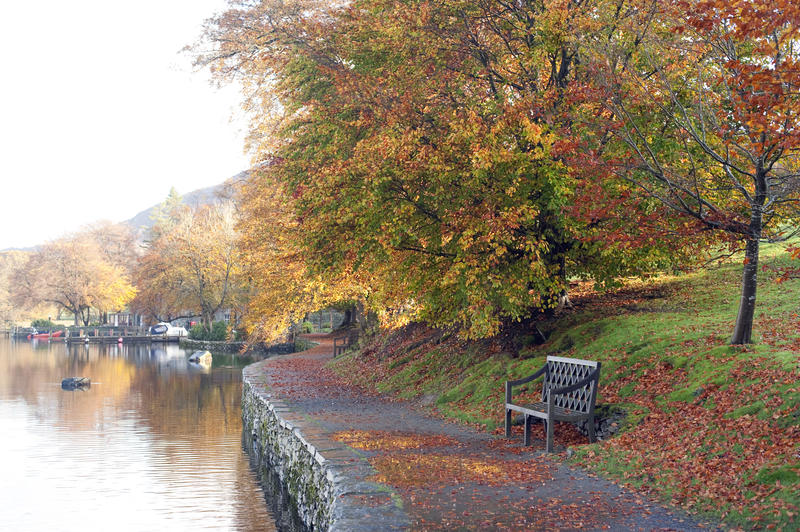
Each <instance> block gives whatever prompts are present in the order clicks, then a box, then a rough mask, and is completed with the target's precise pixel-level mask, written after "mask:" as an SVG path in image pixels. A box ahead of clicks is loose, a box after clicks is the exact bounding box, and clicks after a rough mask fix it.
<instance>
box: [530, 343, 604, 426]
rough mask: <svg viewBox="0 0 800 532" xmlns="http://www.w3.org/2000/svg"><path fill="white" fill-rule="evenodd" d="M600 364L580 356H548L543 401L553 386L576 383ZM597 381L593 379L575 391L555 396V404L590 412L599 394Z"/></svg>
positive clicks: (561, 386) (560, 386) (573, 409)
mask: <svg viewBox="0 0 800 532" xmlns="http://www.w3.org/2000/svg"><path fill="white" fill-rule="evenodd" d="M597 367H598V364H597V362H595V361H593V360H581V359H578V358H565V357H553V356H549V357H547V374H546V375H545V378H544V383H543V386H542V402H545V403H546V402H547V397H548V395H549V392H550V389H551V388H556V389H557V388H564V387H566V386H570V385H572V384H575V383H576V382H578V381H580V380H581V379H584V378H586V377H588V376H589V375H590V374H591V373H592V372H593V371H594V370H595V369H597ZM597 381H598V379H597V378H595V379H592V380H591V381H590V382H589V384H587V385H586V386H582V387H580V388H578V389H577V390H575V391H572V392H569V393H567V394H564V395H556V396H554V400H553V402H554V404H555V405H556V406H560V407H562V408H568V409H569V410H572V411H573V412H582V413H584V414H586V413H589V410H590V409H592V408H594V400H595V397H596V395H597Z"/></svg>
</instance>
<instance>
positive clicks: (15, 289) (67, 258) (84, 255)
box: [11, 233, 136, 325]
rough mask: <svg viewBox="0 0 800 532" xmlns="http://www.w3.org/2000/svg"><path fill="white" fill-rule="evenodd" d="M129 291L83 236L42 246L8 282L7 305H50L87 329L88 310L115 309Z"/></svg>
mask: <svg viewBox="0 0 800 532" xmlns="http://www.w3.org/2000/svg"><path fill="white" fill-rule="evenodd" d="M135 292H136V291H135V289H134V288H133V286H132V285H131V284H130V281H129V279H128V276H127V274H126V272H125V270H124V269H123V268H121V267H120V266H117V265H115V264H113V263H111V262H110V261H109V260H108V259H107V258H106V256H105V253H104V252H103V251H102V250H101V249H100V247H99V246H98V245H97V243H96V242H95V241H94V239H93V238H91V236H90V235H89V233H78V234H75V235H71V236H67V237H64V238H61V239H58V240H54V241H52V242H48V243H47V244H45V245H43V246H42V247H41V248H39V249H38V250H37V251H35V252H33V253H31V254H30V255H29V256H28V258H27V260H26V261H25V263H24V264H22V265H21V266H20V267H19V268H17V270H16V271H15V272H14V274H13V275H12V277H11V294H12V296H11V297H12V302H13V304H15V305H17V306H19V307H21V308H34V307H36V306H38V305H41V304H43V303H45V304H52V305H56V306H57V307H60V308H63V309H64V310H67V311H69V312H71V313H72V314H73V315H74V317H75V325H78V323H79V320H80V321H82V322H83V324H84V325H88V324H89V320H90V311H91V310H92V309H97V310H99V311H101V312H104V311H106V312H107V311H116V310H121V309H122V308H123V307H124V306H125V304H126V303H127V302H128V301H130V299H131V298H132V297H133V296H134V294H135Z"/></svg>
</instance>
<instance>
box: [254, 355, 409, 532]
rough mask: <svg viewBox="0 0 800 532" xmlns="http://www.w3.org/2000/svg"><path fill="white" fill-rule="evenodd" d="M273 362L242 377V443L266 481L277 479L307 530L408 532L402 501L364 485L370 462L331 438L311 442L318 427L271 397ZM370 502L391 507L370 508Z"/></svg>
mask: <svg viewBox="0 0 800 532" xmlns="http://www.w3.org/2000/svg"><path fill="white" fill-rule="evenodd" d="M269 362H270V359H267V360H263V361H260V362H256V363H254V364H250V365H249V366H247V367H245V368H244V369H243V371H242V430H243V432H242V441H243V444H244V446H245V449H246V451H247V452H248V454H249V455H250V457H251V458H252V459H253V461H254V463H255V465H256V467H257V468H258V469H259V470H262V469H264V470H265V471H262V475H263V474H264V473H267V472H268V471H272V472H274V473H275V474H277V477H278V479H279V480H280V483H281V485H282V486H283V488H284V489H285V490H286V493H287V498H288V500H289V503H290V505H291V506H292V507H293V510H295V511H296V513H297V515H298V517H299V518H300V520H301V521H302V523H303V525H304V526H305V527H307V528H308V529H309V530H322V531H326V530H327V531H331V532H339V531H368V530H407V529H408V528H409V527H410V522H409V519H408V516H407V514H406V513H405V511H404V510H403V509H402V503H400V502H399V501H400V499H399V497H397V496H396V494H394V493H393V492H392V491H391V490H390V489H388V488H387V487H385V486H383V485H380V484H376V483H374V482H369V481H364V480H361V479H363V478H364V470H365V469H368V470H369V469H371V468H370V467H369V465H368V464H366V460H364V459H363V457H360V456H359V455H358V454H357V453H356V452H355V451H353V450H352V449H350V448H349V447H346V446H344V445H341V444H335V443H334V444H331V442H330V440H329V439H327V438H317V440H318V441H315V442H312V441H311V439H310V438H308V437H307V435H306V434H305V433H306V432H309V433H314V432H318V431H315V430H314V429H315V427H314V426H313V422H312V421H310V420H308V419H305V418H304V416H302V415H301V414H299V413H296V412H294V411H292V409H291V407H290V406H289V405H287V404H286V402H284V401H283V400H281V399H280V398H279V397H276V396H273V395H272V394H271V393H270V392H269V390H268V387H267V385H266V384H265V379H264V377H263V375H264V372H265V371H268V368H267V366H268V365H269ZM306 429H310V430H306ZM312 439H313V438H312ZM322 440H325V441H322ZM323 453H324V454H323ZM262 478H263V477H262ZM370 496H374V497H379V498H381V499H384V500H385V501H386V502H384V503H382V504H378V505H376V504H374V503H372V504H370V503H368V502H367V500H368V498H369V497H370Z"/></svg>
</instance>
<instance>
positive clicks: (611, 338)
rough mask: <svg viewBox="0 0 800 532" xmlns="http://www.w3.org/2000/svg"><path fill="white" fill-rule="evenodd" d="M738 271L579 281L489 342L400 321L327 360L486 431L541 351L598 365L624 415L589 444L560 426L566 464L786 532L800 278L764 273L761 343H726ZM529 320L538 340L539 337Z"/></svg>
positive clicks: (799, 471)
mask: <svg viewBox="0 0 800 532" xmlns="http://www.w3.org/2000/svg"><path fill="white" fill-rule="evenodd" d="M764 255H765V257H764V259H765V260H764V261H763V262H764V263H765V264H767V265H772V266H775V265H780V264H781V263H784V262H785V261H787V260H788V259H787V257H786V256H785V255H783V254H782V253H781V252H780V251H778V250H777V249H767V250H765V253H764ZM740 270H741V267H740V265H726V266H722V267H718V268H713V269H709V270H706V271H703V272H700V273H695V274H691V275H686V276H681V277H664V278H661V279H659V280H658V281H657V282H654V283H649V284H647V285H643V284H639V285H637V284H635V283H632V284H630V285H629V286H627V287H625V288H624V289H621V290H619V291H618V292H615V293H613V294H596V293H592V292H591V291H590V290H588V289H587V290H584V292H583V293H581V292H580V289H578V293H577V295H576V297H575V302H576V308H575V309H573V310H572V311H570V312H568V313H566V314H564V315H563V316H561V317H560V318H559V319H558V320H555V321H550V322H545V321H541V322H534V323H533V324H528V325H527V326H521V327H519V328H517V329H516V330H515V331H512V332H510V333H508V334H506V335H505V336H504V337H502V338H497V339H493V340H485V341H480V342H465V341H463V340H461V339H459V338H458V337H457V336H456V335H454V334H448V333H446V332H444V333H443V332H442V331H435V330H431V329H428V328H426V327H424V326H420V325H414V326H409V327H407V328H405V329H403V330H400V331H395V332H391V333H383V334H380V335H377V336H376V337H374V338H372V339H371V340H370V341H369V342H367V343H366V345H364V346H363V347H362V350H361V352H360V353H357V354H353V355H349V356H347V357H344V358H343V359H341V360H339V361H337V362H336V363H335V364H334V369H335V370H336V371H337V372H338V373H340V374H341V375H343V376H346V377H347V378H348V379H350V380H352V381H353V383H355V384H359V385H361V386H364V387H366V388H369V389H376V390H377V391H380V392H383V393H388V394H393V395H396V396H398V397H402V398H407V399H413V400H418V401H420V402H422V403H423V404H427V405H431V406H432V407H433V408H435V409H436V410H437V411H438V412H439V413H440V414H442V415H444V416H446V417H452V418H455V419H459V420H461V421H463V422H467V423H472V424H477V425H480V426H481V427H483V428H485V429H486V430H495V431H497V430H498V427H499V426H500V424H501V423H502V416H503V411H502V402H503V382H504V381H505V380H507V379H513V378H519V377H522V376H524V375H527V374H530V373H531V372H533V371H534V370H535V369H537V368H538V367H540V366H541V365H542V364H543V362H544V359H545V357H546V356H547V355H555V354H558V355H563V356H570V357H577V358H586V359H593V360H599V361H602V363H603V370H602V376H601V388H600V393H599V396H598V402H599V403H606V404H612V405H614V406H615V407H619V408H623V409H624V410H625V412H626V414H627V417H626V419H625V420H624V421H623V423H622V427H621V429H620V432H619V433H618V435H617V436H615V437H613V438H611V439H610V440H608V441H605V442H600V443H597V444H594V445H589V444H586V440H585V438H583V437H581V436H580V435H577V434H576V433H575V431H574V430H570V428H569V427H558V430H557V432H556V441H557V442H558V441H559V440H560V442H561V443H562V444H565V445H572V446H573V448H574V449H575V451H576V452H575V454H574V456H573V457H572V460H573V461H575V462H577V463H579V464H581V465H582V466H584V467H587V468H590V469H593V470H595V471H597V472H600V473H602V474H605V475H607V476H610V477H612V478H615V479H618V480H621V481H622V482H624V483H626V484H628V485H630V486H632V487H635V488H637V489H639V490H641V491H644V492H648V493H650V494H653V495H655V496H657V497H658V498H660V499H662V500H665V501H669V502H672V503H673V504H677V505H680V506H683V507H686V508H689V509H692V510H697V511H702V512H711V513H713V514H715V515H717V516H720V517H723V518H725V519H726V520H728V522H730V523H732V524H742V525H743V526H745V527H746V528H750V527H753V528H766V527H769V526H774V527H777V528H784V529H794V528H795V527H796V526H797V524H796V523H797V517H798V516H797V513H798V512H800V509H798V507H800V318H798V314H800V281H797V280H795V281H789V282H786V283H783V284H777V283H775V282H773V281H772V278H773V277H774V274H772V273H770V272H769V271H764V272H762V273H761V284H760V287H759V294H758V308H757V315H756V320H755V324H754V330H755V335H756V338H757V340H756V341H757V342H758V343H757V344H756V345H754V346H751V347H748V348H739V347H732V346H729V345H727V341H728V338H729V335H730V333H731V331H732V329H733V323H734V320H735V317H736V309H737V305H738V295H739V283H740ZM534 325H535V326H536V327H538V328H539V330H540V331H541V332H543V333H544V335H545V336H546V337H547V341H545V342H544V343H540V342H541V340H540V338H541V336H540V335H539V333H538V332H537V331H536V330H535V329H534V328H533V326H534ZM527 393H529V394H530V396H531V397H533V396H534V395H535V394H536V393H538V390H534V389H530V390H529V391H528V392H527ZM559 425H563V424H559Z"/></svg>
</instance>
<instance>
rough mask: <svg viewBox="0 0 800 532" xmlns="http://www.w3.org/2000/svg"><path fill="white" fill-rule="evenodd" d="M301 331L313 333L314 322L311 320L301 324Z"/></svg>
mask: <svg viewBox="0 0 800 532" xmlns="http://www.w3.org/2000/svg"><path fill="white" fill-rule="evenodd" d="M300 331H301V332H304V333H312V332H314V324H313V323H311V322H310V321H304V322H303V323H302V324H301V325H300Z"/></svg>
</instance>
